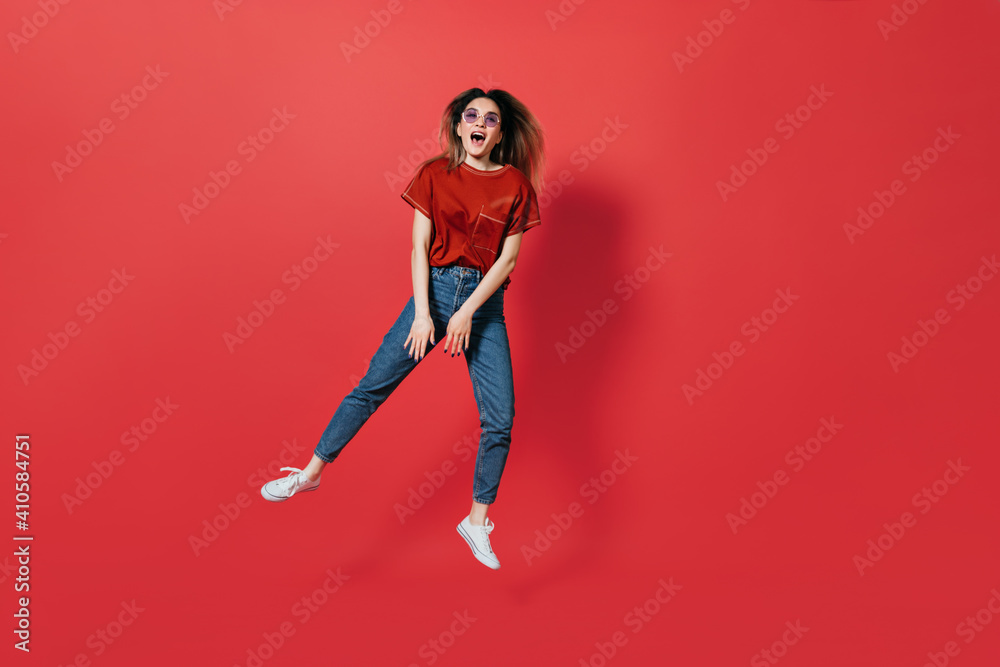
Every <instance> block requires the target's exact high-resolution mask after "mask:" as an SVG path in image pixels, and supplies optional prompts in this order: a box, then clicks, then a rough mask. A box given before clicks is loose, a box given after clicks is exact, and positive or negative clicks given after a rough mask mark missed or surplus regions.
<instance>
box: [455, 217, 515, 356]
mask: <svg viewBox="0 0 1000 667" xmlns="http://www.w3.org/2000/svg"><path fill="white" fill-rule="evenodd" d="M523 235H524V232H518V233H517V234H512V235H511V236H508V237H507V238H506V239H504V244H503V249H502V250H500V256H499V257H497V260H496V262H494V263H493V266H491V267H490V270H489V271H487V272H486V274H485V275H484V276H483V279H482V280H480V281H479V285H478V286H477V287H476V289H475V290H473V292H472V294H471V295H469V298H468V299H466V300H465V303H463V304H462V306H461V307H460V308H459V309H458V311H457V312H456V313H455V314H454V315H452V317H451V320H450V321H449V322H448V335H447V336H446V337H445V339H444V351H445V352H446V353H447V352H448V348H449V347H451V349H452V356H454V355H455V353H456V352H459V351H460V350H461V349H466V350H467V349H469V338H470V337H471V336H472V314H473V313H475V312H476V311H477V310H479V307H480V306H481V305H483V303H485V302H486V300H487V299H488V298H490V297H491V296H493V293H494V292H496V291H497V289H498V288H499V287H500V286H501V285H503V281H504V280H506V279H507V276H509V275H510V274H511V273H512V272H513V271H514V265H515V264H517V255H518V253H519V252H521V237H522V236H523Z"/></svg>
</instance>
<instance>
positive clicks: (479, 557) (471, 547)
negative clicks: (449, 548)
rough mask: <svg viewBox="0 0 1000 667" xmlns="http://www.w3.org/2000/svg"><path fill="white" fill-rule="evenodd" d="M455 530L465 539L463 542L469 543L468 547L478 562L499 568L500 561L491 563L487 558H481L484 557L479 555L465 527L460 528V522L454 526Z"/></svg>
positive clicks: (495, 568) (491, 567) (492, 567)
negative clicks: (456, 526)
mask: <svg viewBox="0 0 1000 667" xmlns="http://www.w3.org/2000/svg"><path fill="white" fill-rule="evenodd" d="M456 530H458V534H459V535H461V536H462V539H464V540H465V543H466V544H468V545H469V548H470V549H472V555H473V556H475V557H476V560H478V561H479V562H480V563H482V564H483V565H485V566H486V567H488V568H490V569H491V570H499V569H500V563H493V562H491V561H489V560H483V558H485V557H484V556H482V555H480V554H481V552H480V551H479V549H477V548H476V543H475V542H474V541H473V540H472V536H471V535H469V534H468V533H467V532H465V529H464V528H462V524H458V528H456Z"/></svg>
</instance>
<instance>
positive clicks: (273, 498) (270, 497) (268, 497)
mask: <svg viewBox="0 0 1000 667" xmlns="http://www.w3.org/2000/svg"><path fill="white" fill-rule="evenodd" d="M318 488H319V486H314V487H313V488H311V489H303V490H301V491H296V492H295V493H293V494H292V495H291V496H288V497H287V498H281V497H279V496H275V495H272V494H269V493H267V487H266V486H262V487H260V495H262V496H263V497H264V500H270V501H271V502H272V503H283V502H285V501H286V500H288V498H291V497H292V496H297V495H298V494H300V493H307V492H309V491H315V490H316V489H318Z"/></svg>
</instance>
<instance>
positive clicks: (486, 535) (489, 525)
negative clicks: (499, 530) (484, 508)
mask: <svg viewBox="0 0 1000 667" xmlns="http://www.w3.org/2000/svg"><path fill="white" fill-rule="evenodd" d="M475 527H476V528H479V529H481V530H482V531H483V542H485V543H486V549H487V551H489V552H490V553H493V545H491V544H490V533H492V532H493V528H495V526H494V525H493V522H492V521H490V520H489V518H487V519H486V523H485V524H484V525H482V526H475Z"/></svg>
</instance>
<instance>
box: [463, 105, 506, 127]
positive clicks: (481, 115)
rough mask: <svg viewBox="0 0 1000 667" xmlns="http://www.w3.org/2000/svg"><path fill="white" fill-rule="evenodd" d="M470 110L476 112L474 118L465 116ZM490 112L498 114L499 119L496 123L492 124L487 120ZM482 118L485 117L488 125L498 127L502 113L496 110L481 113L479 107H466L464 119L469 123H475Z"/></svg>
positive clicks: (484, 120) (484, 122) (484, 121)
mask: <svg viewBox="0 0 1000 667" xmlns="http://www.w3.org/2000/svg"><path fill="white" fill-rule="evenodd" d="M470 111H475V112H476V117H475V118H474V119H472V120H469V119H468V118H466V117H465V115H466V114H467V113H469V112H470ZM489 114H493V115H494V116H496V119H497V122H496V125H490V124H489V123H488V122H486V116H487V115H489ZM480 118H482V119H483V124H484V125H486V127H490V128H493V127H496V126H497V125H499V124H500V114H498V113H497V112H495V111H487V112H486V113H479V109H477V108H475V107H469V108H468V109H466V110H465V111H463V112H462V120H464V121H465V122H466V123H468V124H469V125H472V124H473V123H475V122H476V121H477V120H479V119H480Z"/></svg>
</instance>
